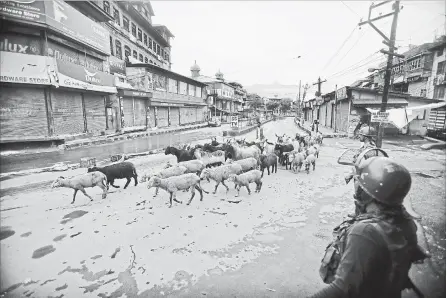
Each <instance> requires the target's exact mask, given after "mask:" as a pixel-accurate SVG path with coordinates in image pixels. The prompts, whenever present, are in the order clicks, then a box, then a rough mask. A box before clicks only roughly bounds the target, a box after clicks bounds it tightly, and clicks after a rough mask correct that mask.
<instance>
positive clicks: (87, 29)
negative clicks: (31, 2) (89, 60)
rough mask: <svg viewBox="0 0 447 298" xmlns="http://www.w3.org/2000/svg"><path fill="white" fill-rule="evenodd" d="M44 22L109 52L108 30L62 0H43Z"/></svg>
mask: <svg viewBox="0 0 447 298" xmlns="http://www.w3.org/2000/svg"><path fill="white" fill-rule="evenodd" d="M44 3H45V14H46V16H47V19H46V23H47V24H48V25H50V26H51V27H53V28H54V29H56V30H58V31H60V32H61V33H63V34H65V35H67V36H69V37H71V38H73V39H75V40H78V41H81V42H83V43H85V44H87V45H89V46H91V47H93V48H95V49H97V50H99V51H101V52H103V53H105V54H110V41H109V39H110V35H109V32H108V31H107V30H106V29H105V28H104V27H102V26H101V25H100V24H98V23H95V22H94V21H92V20H90V19H89V18H87V17H86V16H84V15H83V14H82V13H80V12H79V11H77V10H76V9H74V8H73V7H71V6H70V5H69V4H67V3H65V2H64V1H62V0H53V1H44Z"/></svg>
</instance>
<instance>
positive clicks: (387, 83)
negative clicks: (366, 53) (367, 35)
mask: <svg viewBox="0 0 447 298" xmlns="http://www.w3.org/2000/svg"><path fill="white" fill-rule="evenodd" d="M389 2H392V1H383V2H380V3H378V4H373V5H371V6H370V7H369V15H368V20H367V21H364V22H360V23H359V26H361V25H363V24H369V25H370V26H371V27H372V28H373V29H374V30H375V31H377V33H379V34H380V35H381V36H382V37H383V38H384V41H382V43H383V44H385V45H387V46H388V51H385V50H380V52H381V53H384V54H387V55H388V61H387V63H386V69H385V79H384V80H385V82H384V86H383V93H382V103H381V105H380V112H386V108H387V103H388V93H389V88H390V78H391V68H392V66H393V57H394V56H397V57H402V58H404V56H403V55H399V54H395V53H394V51H395V50H397V48H396V46H395V43H396V28H397V17H398V15H399V11H400V7H399V5H400V1H395V2H394V4H393V10H394V11H393V12H391V13H388V14H385V15H381V16H379V17H376V18H373V19H371V11H372V9H374V8H376V7H378V6H381V5H383V4H386V3H389ZM389 16H393V23H392V25H391V33H390V38H388V37H387V36H386V35H385V34H383V33H382V32H381V31H380V30H379V29H378V28H377V27H376V26H374V24H373V22H374V21H377V20H380V19H383V18H386V17H389ZM382 138H383V125H382V123H381V122H379V124H378V130H377V142H376V145H377V147H378V148H381V147H382Z"/></svg>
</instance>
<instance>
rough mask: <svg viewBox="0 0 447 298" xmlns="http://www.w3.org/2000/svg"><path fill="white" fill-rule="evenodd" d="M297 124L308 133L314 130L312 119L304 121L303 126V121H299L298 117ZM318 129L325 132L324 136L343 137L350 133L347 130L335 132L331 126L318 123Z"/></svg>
mask: <svg viewBox="0 0 447 298" xmlns="http://www.w3.org/2000/svg"><path fill="white" fill-rule="evenodd" d="M295 124H297V125H298V126H299V127H300V128H301V129H303V130H304V131H306V132H307V133H311V132H312V123H311V122H310V121H304V125H303V126H302V125H301V122H300V123H297V119H296V118H295ZM318 131H319V132H321V133H322V134H323V137H324V138H343V137H347V136H348V134H347V133H345V132H334V131H333V130H332V129H331V128H327V127H325V126H322V125H318Z"/></svg>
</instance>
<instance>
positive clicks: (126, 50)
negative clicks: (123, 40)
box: [124, 46, 130, 58]
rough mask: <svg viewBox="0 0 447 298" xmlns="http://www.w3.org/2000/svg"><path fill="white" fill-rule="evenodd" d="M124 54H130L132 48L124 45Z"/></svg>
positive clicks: (127, 55)
mask: <svg viewBox="0 0 447 298" xmlns="http://www.w3.org/2000/svg"><path fill="white" fill-rule="evenodd" d="M124 56H125V57H126V58H127V57H129V56H130V48H129V47H128V46H124Z"/></svg>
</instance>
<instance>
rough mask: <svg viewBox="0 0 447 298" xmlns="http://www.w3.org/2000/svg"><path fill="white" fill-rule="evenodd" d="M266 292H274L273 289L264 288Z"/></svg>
mask: <svg viewBox="0 0 447 298" xmlns="http://www.w3.org/2000/svg"><path fill="white" fill-rule="evenodd" d="M266 290H267V291H270V292H276V290H275V289H270V288H266Z"/></svg>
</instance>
